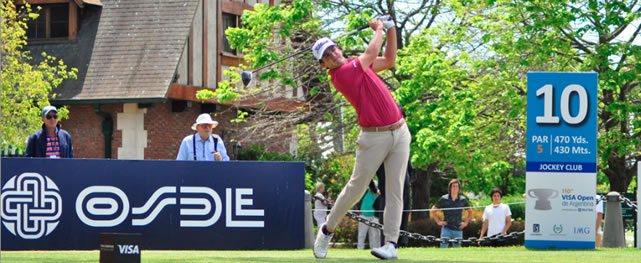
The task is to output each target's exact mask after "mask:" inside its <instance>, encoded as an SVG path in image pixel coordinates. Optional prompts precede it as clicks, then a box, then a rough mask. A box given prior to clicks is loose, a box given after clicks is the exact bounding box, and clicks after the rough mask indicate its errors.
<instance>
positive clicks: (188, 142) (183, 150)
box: [176, 134, 229, 161]
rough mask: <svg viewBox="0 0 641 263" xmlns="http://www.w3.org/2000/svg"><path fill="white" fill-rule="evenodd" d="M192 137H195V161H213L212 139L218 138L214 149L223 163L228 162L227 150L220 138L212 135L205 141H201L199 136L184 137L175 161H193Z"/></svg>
mask: <svg viewBox="0 0 641 263" xmlns="http://www.w3.org/2000/svg"><path fill="white" fill-rule="evenodd" d="M194 136H196V160H197V161H215V160H216V159H214V137H215V138H218V144H217V145H218V146H217V147H216V149H217V150H218V152H219V153H220V155H221V156H222V157H223V161H229V155H227V149H225V144H224V143H223V139H222V138H220V136H218V135H216V134H213V135H211V136H209V138H208V139H207V140H203V139H202V138H201V137H200V135H198V134H192V135H189V136H187V137H185V138H184V139H183V141H182V143H181V144H180V150H178V156H177V157H176V160H192V161H193V160H194Z"/></svg>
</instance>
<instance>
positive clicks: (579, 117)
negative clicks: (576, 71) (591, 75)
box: [536, 84, 588, 124]
mask: <svg viewBox="0 0 641 263" xmlns="http://www.w3.org/2000/svg"><path fill="white" fill-rule="evenodd" d="M573 93H576V94H577V95H578V98H579V102H578V103H579V110H578V113H577V114H576V115H575V116H572V114H571V113H570V98H571V97H570V96H572V94H573ZM536 96H543V99H544V101H543V116H537V117H536V123H541V124H558V123H559V117H558V116H555V115H554V112H553V110H554V86H552V85H550V84H547V85H544V86H543V87H541V88H539V89H538V90H536ZM560 102H561V105H560V107H559V108H560V110H561V117H562V118H563V121H565V122H566V123H568V124H580V123H581V122H583V121H584V120H585V117H586V116H587V114H588V93H587V91H586V90H585V88H584V87H583V86H581V85H577V84H571V85H568V86H567V87H565V89H563V93H561V101H560Z"/></svg>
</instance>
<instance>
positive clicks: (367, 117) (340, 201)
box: [312, 19, 412, 259]
mask: <svg viewBox="0 0 641 263" xmlns="http://www.w3.org/2000/svg"><path fill="white" fill-rule="evenodd" d="M368 24H369V26H370V27H371V28H372V29H373V30H374V32H375V33H374V38H373V39H372V40H371V41H370V43H369V45H368V47H367V49H366V50H365V52H363V54H361V55H360V56H359V57H355V58H349V59H347V58H345V57H343V53H342V51H341V50H340V48H338V47H337V46H336V43H334V42H333V41H332V40H330V39H328V38H321V39H319V40H318V41H316V43H315V44H314V46H313V47H312V52H313V53H314V57H316V59H318V60H319V61H320V65H321V66H322V67H327V68H329V75H330V76H331V80H332V84H334V87H335V88H336V90H337V91H339V92H340V93H341V94H343V96H345V98H346V99H347V100H348V101H349V103H350V104H351V105H352V107H354V109H355V110H356V113H357V114H358V124H359V125H360V126H361V132H360V134H359V135H358V140H357V142H356V143H357V144H358V147H357V150H356V163H355V164H354V171H353V172H352V176H351V178H350V179H349V182H347V185H345V188H343V190H342V191H341V193H340V194H339V195H338V198H337V199H336V203H335V204H334V207H333V208H332V210H331V211H330V213H329V215H328V216H327V222H326V223H325V224H323V225H322V226H321V227H320V228H319V231H318V234H317V235H316V241H315V242H314V256H315V257H317V258H325V257H326V256H327V249H328V247H329V242H330V240H331V239H332V236H333V233H334V230H335V228H336V226H337V225H338V223H339V222H340V221H341V219H342V218H343V216H345V213H346V212H347V210H348V209H349V208H350V207H352V206H353V205H354V204H355V203H356V202H357V201H358V200H359V198H360V197H361V196H363V193H364V192H365V190H366V188H367V185H368V184H369V182H370V181H371V180H372V178H373V177H374V174H375V173H376V170H377V169H378V167H379V166H380V165H381V163H384V165H385V174H386V175H387V177H386V178H385V192H386V199H385V204H386V206H385V213H384V217H383V218H384V222H385V227H384V230H383V233H384V234H385V245H384V246H382V247H380V248H374V249H372V255H374V256H376V257H378V258H380V259H396V258H397V255H396V254H397V245H396V242H397V240H398V236H399V232H400V231H399V228H400V224H401V212H402V209H403V182H404V179H405V178H404V177H405V169H406V168H407V159H408V158H409V145H410V141H411V140H412V138H411V135H410V132H409V130H408V128H407V125H406V124H405V119H403V116H402V115H401V112H400V110H399V108H398V106H397V105H396V102H395V101H394V98H393V97H392V94H391V93H390V91H389V90H388V89H387V87H386V86H385V84H384V83H383V81H381V80H380V79H379V77H378V76H377V75H376V72H379V71H382V70H385V69H388V68H391V67H393V66H394V64H395V62H396V28H395V27H394V22H393V21H392V20H389V21H385V22H382V21H381V20H379V19H374V20H372V21H370V22H369V23H368ZM383 29H385V30H387V48H386V49H385V55H384V56H382V57H380V56H378V54H379V52H380V51H381V46H382V44H383Z"/></svg>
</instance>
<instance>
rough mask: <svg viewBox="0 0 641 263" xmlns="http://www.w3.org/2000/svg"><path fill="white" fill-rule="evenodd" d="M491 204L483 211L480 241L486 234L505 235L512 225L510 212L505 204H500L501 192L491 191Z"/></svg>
mask: <svg viewBox="0 0 641 263" xmlns="http://www.w3.org/2000/svg"><path fill="white" fill-rule="evenodd" d="M491 195H492V204H491V205H488V206H486V207H485V211H483V226H482V227H481V235H480V236H479V239H482V238H483V236H485V233H486V232H487V236H488V237H491V236H495V235H506V234H507V230H508V229H510V226H511V225H512V212H511V211H510V207H509V206H508V205H506V204H501V195H502V193H501V190H500V189H498V188H494V189H492V192H491Z"/></svg>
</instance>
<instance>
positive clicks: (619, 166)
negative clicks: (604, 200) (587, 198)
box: [603, 151, 636, 193]
mask: <svg viewBox="0 0 641 263" xmlns="http://www.w3.org/2000/svg"><path fill="white" fill-rule="evenodd" d="M634 167H636V164H635V165H634V166H632V167H630V168H628V167H627V165H626V158H625V156H619V154H618V151H613V152H612V153H611V155H610V158H609V159H608V169H605V170H604V171H603V172H604V173H605V175H606V176H607V177H608V179H609V181H610V191H616V192H619V193H625V192H626V191H627V190H628V186H630V182H632V178H633V177H634V173H635V171H636V169H634Z"/></svg>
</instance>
